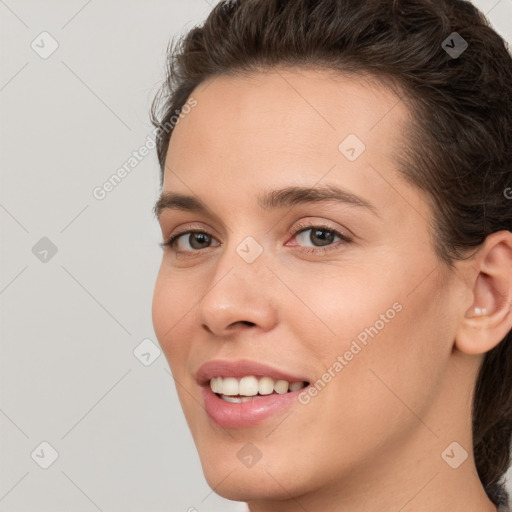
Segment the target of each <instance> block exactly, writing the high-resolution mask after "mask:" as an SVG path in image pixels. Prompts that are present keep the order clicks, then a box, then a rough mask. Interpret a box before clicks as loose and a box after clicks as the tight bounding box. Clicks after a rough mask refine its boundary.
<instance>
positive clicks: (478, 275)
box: [455, 231, 512, 354]
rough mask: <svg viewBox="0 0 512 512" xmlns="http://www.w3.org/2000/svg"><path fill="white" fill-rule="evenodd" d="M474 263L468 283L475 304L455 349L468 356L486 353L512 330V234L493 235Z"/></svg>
mask: <svg viewBox="0 0 512 512" xmlns="http://www.w3.org/2000/svg"><path fill="white" fill-rule="evenodd" d="M474 262H475V265H474V266H473V267H472V270H471V276H470V277H471V278H470V280H469V281H468V282H469V285H470V286H471V290H470V291H471V293H472V296H473V304H472V305H471V307H470V308H469V309H468V310H466V311H465V312H464V316H463V318H462V321H461V322H460V324H459V326H458V329H457V334H456V336H455V347H456V348H457V349H458V350H460V351H461V352H464V353H466V354H483V353H485V352H488V351H489V350H492V349H493V348H494V347H495V346H497V345H498V344H499V343H500V341H502V340H503V338H505V336H506V335H507V334H508V333H509V331H510V330H511V329H512V233H511V232H510V231H498V232H496V233H492V234H491V235H489V236H488V237H487V238H486V239H485V242H484V243H483V245H482V247H481V248H480V249H479V251H478V252H477V253H476V254H475V255H474Z"/></svg>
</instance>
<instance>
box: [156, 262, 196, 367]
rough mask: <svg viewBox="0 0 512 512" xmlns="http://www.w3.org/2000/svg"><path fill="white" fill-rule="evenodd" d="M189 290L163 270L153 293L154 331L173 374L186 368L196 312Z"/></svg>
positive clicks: (176, 278)
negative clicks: (190, 329) (192, 317)
mask: <svg viewBox="0 0 512 512" xmlns="http://www.w3.org/2000/svg"><path fill="white" fill-rule="evenodd" d="M162 266H163V265H162ZM190 288H192V287H190V286H189V287H188V288H187V287H186V286H184V284H182V282H181V281H180V278H179V277H177V276H175V275H170V274H168V273H166V272H165V270H163V269H162V268H161V269H160V271H159V273H158V276H157V279H156V283H155V288H154V292H153V303H152V321H153V328H154V331H155V334H156V337H157V339H158V342H159V344H160V346H161V347H162V350H163V352H164V354H165V357H166V359H167V361H168V363H169V366H170V367H171V370H172V371H173V374H174V373H175V369H178V370H180V369H183V368H184V367H185V365H184V364H183V360H184V359H185V358H186V355H187V353H188V350H189V347H190V343H187V342H186V330H187V325H188V324H190V315H192V314H193V313H194V311H193V310H191V305H192V304H194V300H193V299H194V294H193V292H192V291H189V290H190Z"/></svg>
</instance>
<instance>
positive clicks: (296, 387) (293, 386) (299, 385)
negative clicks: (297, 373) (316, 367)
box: [290, 382, 304, 391]
mask: <svg viewBox="0 0 512 512" xmlns="http://www.w3.org/2000/svg"><path fill="white" fill-rule="evenodd" d="M303 387H304V382H292V383H291V384H290V391H297V390H299V389H302V388H303Z"/></svg>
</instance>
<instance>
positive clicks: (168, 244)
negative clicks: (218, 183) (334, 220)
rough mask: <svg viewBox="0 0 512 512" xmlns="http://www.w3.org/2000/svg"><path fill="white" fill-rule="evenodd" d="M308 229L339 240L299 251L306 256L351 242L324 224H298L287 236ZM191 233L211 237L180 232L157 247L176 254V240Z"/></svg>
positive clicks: (294, 235)
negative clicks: (323, 232) (322, 232)
mask: <svg viewBox="0 0 512 512" xmlns="http://www.w3.org/2000/svg"><path fill="white" fill-rule="evenodd" d="M310 229H316V230H322V231H327V232H329V233H333V234H334V235H335V236H337V237H338V238H340V239H341V240H340V241H339V242H338V244H335V243H333V244H331V245H328V246H326V247H308V248H302V249H300V251H301V252H304V253H307V254H310V253H316V254H324V253H326V252H329V251H332V250H336V249H338V247H339V245H341V244H348V243H350V242H352V239H351V238H349V237H348V236H346V235H344V234H343V233H340V232H339V231H337V230H336V229H333V228H331V227H330V226H327V225H325V224H309V223H302V224H298V225H297V226H296V227H295V228H294V229H293V230H292V231H291V232H290V233H288V236H290V237H292V238H294V237H296V236H297V235H300V234H301V233H303V232H304V231H309V230H310ZM193 233H199V234H205V235H208V236H211V235H210V234H209V233H208V232H206V231H203V230H199V229H197V230H188V231H182V232H181V233H177V234H175V235H173V236H171V237H169V238H168V239H167V240H166V241H164V242H160V244H159V245H160V247H161V248H162V249H163V248H165V247H170V248H171V250H173V251H174V252H176V250H175V248H174V247H175V242H176V240H177V239H178V238H180V237H181V236H183V235H191V234H193ZM212 238H213V237H212ZM207 249H208V247H207ZM200 252H201V249H197V250H194V251H180V253H181V254H185V256H187V257H188V256H190V257H193V256H196V255H197V254H198V253H200Z"/></svg>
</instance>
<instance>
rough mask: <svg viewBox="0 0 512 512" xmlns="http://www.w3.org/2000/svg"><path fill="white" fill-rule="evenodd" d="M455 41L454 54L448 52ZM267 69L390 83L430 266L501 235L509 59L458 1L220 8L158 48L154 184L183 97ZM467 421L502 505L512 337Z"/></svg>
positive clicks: (510, 180) (484, 374) (270, 2)
mask: <svg viewBox="0 0 512 512" xmlns="http://www.w3.org/2000/svg"><path fill="white" fill-rule="evenodd" d="M454 32H456V33H457V34H458V36H456V35H454V34H453V33H454ZM459 36H460V37H461V38H462V39H459V38H458V37H459ZM454 37H455V38H457V39H454ZM450 38H451V39H450ZM462 40H464V41H465V42H466V43H467V44H468V47H467V48H466V49H465V51H463V53H462V54H460V55H454V54H450V53H449V51H448V50H449V49H450V48H454V47H455V44H456V42H457V45H458V48H462V47H461V46H460V45H459V42H461V41H462ZM446 42H447V43H446ZM276 66H289V67H296V68H300V67H303V68H310V67H313V68H322V69H326V70H332V71H335V72H339V73H340V74H346V73H352V74H354V73H360V74H365V75H370V76H375V77H377V78H380V79H381V80H382V81H383V82H386V83H388V84H389V83H391V84H395V85H397V86H398V89H399V90H400V91H401V92H402V93H403V96H404V100H405V101H406V102H407V104H408V106H410V112H411V114H412V125H411V126H410V130H409V134H408V136H407V137H406V139H407V140H406V148H405V149H404V151H403V154H402V155H401V156H400V158H398V160H399V164H400V172H402V174H403V175H404V177H405V178H406V179H407V180H408V181H409V182H410V183H412V184H414V185H415V186H417V187H419V188H420V189H421V190H423V191H424V192H425V193H426V197H427V198H428V199H429V201H430V203H431V205H432V207H433V211H434V226H433V227H432V233H433V241H434V246H435V249H436V252H437V254H438V256H439V258H440V260H441V261H443V262H444V263H446V264H447V265H450V266H453V262H454V261H456V260H458V259H462V258H464V257H465V256H466V255H467V254H468V251H469V250H470V249H475V248H477V247H478V246H480V245H481V244H482V243H483V242H484V241H485V238H486V236H487V235H489V234H491V233H494V232H496V231H501V230H507V231H512V199H511V198H510V196H512V188H511V187H512V172H511V166H512V58H511V55H510V53H509V52H508V49H507V45H506V43H505V41H504V40H503V39H502V38H501V37H500V36H499V35H498V34H497V33H496V32H495V31H494V30H493V29H492V28H491V27H490V26H489V24H488V22H487V20H486V19H485V17H484V16H483V15H482V14H481V13H480V12H479V11H478V10H477V9H476V8H475V7H474V6H473V5H472V4H471V3H469V2H466V1H461V0H366V1H361V0H288V1H283V0H238V1H237V0H235V1H221V2H220V3H219V4H218V5H217V6H216V7H215V8H214V9H213V10H212V12H211V13H210V15H209V16H208V18H207V19H206V21H205V22H204V24H203V25H202V26H198V27H194V28H193V29H192V30H190V31H189V32H188V33H187V34H186V35H185V36H184V37H181V38H179V39H178V40H174V39H173V40H172V41H171V43H170V44H169V49H168V68H167V78H166V80H165V83H164V84H163V87H162V88H161V90H160V91H159V93H158V94H157V96H156V98H155V100H154V102H153V105H152V109H151V120H152V122H153V124H154V125H155V127H156V128H157V131H156V133H157V152H158V159H159V162H160V166H161V183H163V172H164V163H165V159H166V155H167V149H168V145H169V141H170V137H171V135H172V129H173V128H174V123H173V122H172V119H173V117H174V118H176V113H180V112H181V109H182V108H183V106H184V105H185V103H186V101H187V99H189V96H190V95H191V93H192V92H193V90H194V89H195V88H196V87H197V86H198V85H199V84H201V83H202V82H203V81H204V80H206V79H207V78H210V77H213V76H215V75H223V74H224V75H225V74H235V75H236V74H252V73H257V72H264V70H265V69H269V68H272V67H276ZM212 122H213V121H212ZM507 191H508V192H507ZM507 196H508V197H507ZM472 421H473V448H474V455H475V462H476V468H477V471H478V475H479V477H480V480H481V481H482V484H483V486H484V489H485V491H486V493H487V495H488V496H489V498H490V499H491V500H492V501H493V503H494V504H496V505H502V504H505V503H506V501H507V499H508V496H507V493H506V491H505V488H504V475H505V473H506V471H507V468H508V466H509V464H510V443H511V436H512V331H511V332H509V333H508V335H507V336H506V338H505V339H504V340H503V341H502V342H501V343H500V344H499V345H498V346H497V347H495V348H494V349H493V350H491V351H490V352H488V353H487V354H486V355H485V359H484V361H483V364H482V366H481V368H480V371H479V375H478V379H477V382H476V387H475V393H474V402H473V409H472Z"/></svg>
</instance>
